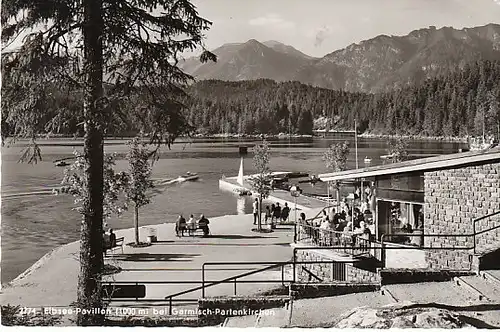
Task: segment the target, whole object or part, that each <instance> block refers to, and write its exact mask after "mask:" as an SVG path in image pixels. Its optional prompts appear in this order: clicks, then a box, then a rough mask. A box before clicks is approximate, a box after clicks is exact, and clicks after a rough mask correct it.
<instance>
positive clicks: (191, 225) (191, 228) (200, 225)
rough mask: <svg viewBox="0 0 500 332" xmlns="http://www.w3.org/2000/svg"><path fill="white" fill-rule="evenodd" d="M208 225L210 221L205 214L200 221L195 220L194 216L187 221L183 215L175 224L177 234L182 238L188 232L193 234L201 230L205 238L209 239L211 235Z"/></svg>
mask: <svg viewBox="0 0 500 332" xmlns="http://www.w3.org/2000/svg"><path fill="white" fill-rule="evenodd" d="M208 224H210V221H209V220H208V219H207V218H206V217H205V215H203V214H202V215H200V219H198V220H196V219H195V217H194V215H190V216H189V219H188V220H187V221H186V219H185V218H184V217H183V216H182V214H181V215H179V218H177V221H176V223H175V233H176V234H177V236H178V237H180V236H184V232H186V231H187V232H188V233H189V234H192V233H193V232H195V231H196V230H197V229H201V230H202V231H203V236H204V237H207V236H208V235H210V228H209V227H208Z"/></svg>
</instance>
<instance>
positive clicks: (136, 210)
mask: <svg viewBox="0 0 500 332" xmlns="http://www.w3.org/2000/svg"><path fill="white" fill-rule="evenodd" d="M134 228H135V244H139V207H138V206H137V204H134Z"/></svg>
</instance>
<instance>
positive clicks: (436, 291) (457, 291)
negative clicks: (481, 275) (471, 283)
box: [382, 281, 477, 305]
mask: <svg viewBox="0 0 500 332" xmlns="http://www.w3.org/2000/svg"><path fill="white" fill-rule="evenodd" d="M382 290H385V291H388V292H389V293H390V294H392V296H394V298H395V299H396V300H397V301H398V302H404V301H410V302H415V303H431V302H435V303H440V304H446V305H456V304H457V303H460V304H467V303H470V304H473V303H474V302H476V299H477V296H474V295H472V294H470V293H469V292H464V290H463V289H462V288H461V287H460V286H458V285H456V284H455V283H454V282H452V281H445V282H423V283H414V284H395V285H386V286H384V287H383V289H382Z"/></svg>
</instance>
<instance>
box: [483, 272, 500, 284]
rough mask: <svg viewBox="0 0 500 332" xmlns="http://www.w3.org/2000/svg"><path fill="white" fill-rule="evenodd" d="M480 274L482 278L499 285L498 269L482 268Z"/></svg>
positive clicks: (499, 275) (499, 274) (499, 273)
mask: <svg viewBox="0 0 500 332" xmlns="http://www.w3.org/2000/svg"><path fill="white" fill-rule="evenodd" d="M480 274H481V276H482V277H483V278H486V279H488V280H489V281H491V282H493V283H497V284H498V285H500V270H484V271H481V272H480Z"/></svg>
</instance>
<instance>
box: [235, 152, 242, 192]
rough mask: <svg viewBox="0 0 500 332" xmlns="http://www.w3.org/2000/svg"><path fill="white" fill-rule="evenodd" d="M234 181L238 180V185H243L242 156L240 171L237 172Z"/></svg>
mask: <svg viewBox="0 0 500 332" xmlns="http://www.w3.org/2000/svg"><path fill="white" fill-rule="evenodd" d="M236 182H238V184H239V185H240V186H243V157H241V162H240V171H239V172H238V178H237V179H236Z"/></svg>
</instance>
